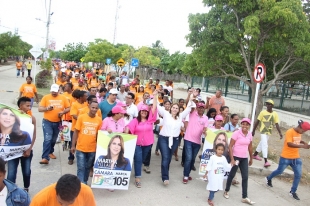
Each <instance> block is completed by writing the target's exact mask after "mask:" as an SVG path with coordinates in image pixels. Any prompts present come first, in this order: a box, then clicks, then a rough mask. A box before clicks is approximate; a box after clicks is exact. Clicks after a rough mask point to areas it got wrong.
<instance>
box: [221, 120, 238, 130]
mask: <svg viewBox="0 0 310 206" xmlns="http://www.w3.org/2000/svg"><path fill="white" fill-rule="evenodd" d="M224 128H225V130H226V131H231V132H234V131H235V129H238V128H239V125H238V124H237V125H236V127H234V125H232V124H231V122H228V123H226V124H225V126H224Z"/></svg>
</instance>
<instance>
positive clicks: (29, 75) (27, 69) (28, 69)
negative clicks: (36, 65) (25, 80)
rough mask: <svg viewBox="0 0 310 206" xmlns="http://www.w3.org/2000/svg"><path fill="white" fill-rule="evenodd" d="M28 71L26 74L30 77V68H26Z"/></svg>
mask: <svg viewBox="0 0 310 206" xmlns="http://www.w3.org/2000/svg"><path fill="white" fill-rule="evenodd" d="M27 71H28V76H29V77H30V76H31V69H27Z"/></svg>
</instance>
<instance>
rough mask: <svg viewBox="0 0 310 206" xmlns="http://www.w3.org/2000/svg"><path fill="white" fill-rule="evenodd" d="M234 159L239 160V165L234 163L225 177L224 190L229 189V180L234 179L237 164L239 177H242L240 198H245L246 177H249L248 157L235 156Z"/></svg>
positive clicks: (246, 190)
mask: <svg viewBox="0 0 310 206" xmlns="http://www.w3.org/2000/svg"><path fill="white" fill-rule="evenodd" d="M234 160H239V165H234V166H233V167H232V168H231V170H230V173H229V175H228V178H227V182H226V189H225V191H226V192H228V191H229V190H230V186H231V182H232V180H233V179H234V177H235V175H236V173H237V170H238V166H239V168H240V172H241V178H242V184H241V185H242V198H247V197H248V177H249V162H248V158H240V157H235V156H234Z"/></svg>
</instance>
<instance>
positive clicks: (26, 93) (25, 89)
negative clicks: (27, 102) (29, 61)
mask: <svg viewBox="0 0 310 206" xmlns="http://www.w3.org/2000/svg"><path fill="white" fill-rule="evenodd" d="M19 91H20V92H22V96H23V97H28V98H33V97H34V93H37V88H36V86H35V85H34V84H27V83H25V84H23V85H22V86H21V87H20V89H19Z"/></svg>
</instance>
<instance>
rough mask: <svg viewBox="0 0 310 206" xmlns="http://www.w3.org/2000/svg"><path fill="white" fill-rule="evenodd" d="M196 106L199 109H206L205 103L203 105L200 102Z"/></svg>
mask: <svg viewBox="0 0 310 206" xmlns="http://www.w3.org/2000/svg"><path fill="white" fill-rule="evenodd" d="M196 106H197V108H198V107H205V106H206V105H205V104H204V103H202V102H199V103H197V104H196Z"/></svg>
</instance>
